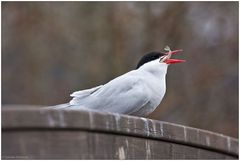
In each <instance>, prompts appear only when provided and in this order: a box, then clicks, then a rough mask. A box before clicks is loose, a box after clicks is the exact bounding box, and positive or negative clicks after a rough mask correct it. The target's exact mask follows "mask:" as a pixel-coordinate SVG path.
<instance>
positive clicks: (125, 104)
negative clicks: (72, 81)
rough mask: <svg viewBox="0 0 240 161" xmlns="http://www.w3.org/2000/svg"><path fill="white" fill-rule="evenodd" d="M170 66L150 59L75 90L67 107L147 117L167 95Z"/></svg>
mask: <svg viewBox="0 0 240 161" xmlns="http://www.w3.org/2000/svg"><path fill="white" fill-rule="evenodd" d="M167 67H168V65H167V64H165V63H159V60H155V61H151V62H149V63H146V64H144V65H143V66H141V67H140V68H139V69H137V70H133V71H130V72H128V73H126V74H124V75H122V76H119V77H117V78H115V79H113V80H112V81H110V82H108V83H107V84H105V85H101V86H97V87H95V88H91V89H87V90H82V91H77V92H74V93H73V94H71V96H72V97H73V99H72V100H71V101H70V103H69V104H70V105H69V106H67V107H66V108H67V109H79V110H81V109H84V110H100V111H108V112H116V113H122V114H132V115H137V116H146V115H148V114H149V113H151V112H152V111H153V110H155V108H156V107H157V106H158V105H159V104H160V102H161V100H162V98H163V96H164V94H165V89H166V87H165V75H166V73H167Z"/></svg>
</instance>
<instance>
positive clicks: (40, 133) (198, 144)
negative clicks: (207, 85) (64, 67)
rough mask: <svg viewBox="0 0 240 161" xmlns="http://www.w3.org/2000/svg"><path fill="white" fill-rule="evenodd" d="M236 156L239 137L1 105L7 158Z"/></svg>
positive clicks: (115, 117) (122, 117) (135, 120)
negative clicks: (3, 106)
mask: <svg viewBox="0 0 240 161" xmlns="http://www.w3.org/2000/svg"><path fill="white" fill-rule="evenodd" d="M21 158H22V159H237V158H238V140H237V139H235V138H231V137H229V136H225V135H222V134H218V133H213V132H210V131H206V130H201V129H196V128H191V127H186V126H182V125H177V124H172V123H168V122H162V121H156V120H150V119H146V118H140V117H133V116H128V115H119V114H113V113H100V112H96V111H91V112H89V111H76V110H51V109H44V108H40V109H37V108H35V109H34V108H27V107H26V108H3V109H2V159H21Z"/></svg>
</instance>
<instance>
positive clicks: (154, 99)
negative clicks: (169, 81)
mask: <svg viewBox="0 0 240 161" xmlns="http://www.w3.org/2000/svg"><path fill="white" fill-rule="evenodd" d="M164 94H165V87H160V88H157V90H155V91H154V92H153V94H152V96H151V99H150V100H149V102H148V103H147V104H146V105H145V106H143V107H142V108H140V109H139V110H137V111H135V112H133V113H131V115H134V116H141V117H145V116H148V115H149V114H150V113H152V112H153V111H154V110H155V109H156V108H157V107H158V105H159V104H160V103H161V101H162V99H163V97H164Z"/></svg>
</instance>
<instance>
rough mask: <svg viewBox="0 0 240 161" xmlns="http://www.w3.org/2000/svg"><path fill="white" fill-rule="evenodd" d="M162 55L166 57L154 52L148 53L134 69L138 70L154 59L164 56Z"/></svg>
mask: <svg viewBox="0 0 240 161" xmlns="http://www.w3.org/2000/svg"><path fill="white" fill-rule="evenodd" d="M164 55H166V54H164V53H161V52H155V51H153V52H150V53H148V54H146V55H144V56H143V57H142V58H141V60H140V61H139V62H138V65H137V68H136V69H138V68H139V67H140V66H142V65H143V64H145V63H148V62H150V61H153V60H156V59H159V58H160V57H161V56H164Z"/></svg>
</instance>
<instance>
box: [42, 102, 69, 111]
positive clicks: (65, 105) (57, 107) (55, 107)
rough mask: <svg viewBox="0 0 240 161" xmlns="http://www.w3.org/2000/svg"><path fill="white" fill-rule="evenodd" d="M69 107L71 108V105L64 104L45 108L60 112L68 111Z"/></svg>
mask: <svg viewBox="0 0 240 161" xmlns="http://www.w3.org/2000/svg"><path fill="white" fill-rule="evenodd" d="M69 107H71V105H70V104H69V103H64V104H60V105H55V106H48V107H44V109H55V110H60V109H67V108H69Z"/></svg>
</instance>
